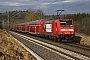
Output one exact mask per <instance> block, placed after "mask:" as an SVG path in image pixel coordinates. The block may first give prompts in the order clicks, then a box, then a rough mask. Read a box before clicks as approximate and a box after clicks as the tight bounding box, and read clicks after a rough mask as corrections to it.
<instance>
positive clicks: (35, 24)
mask: <svg viewBox="0 0 90 60" xmlns="http://www.w3.org/2000/svg"><path fill="white" fill-rule="evenodd" d="M43 21H44V20H36V21H31V22H30V23H29V33H33V34H40V33H42V32H43Z"/></svg>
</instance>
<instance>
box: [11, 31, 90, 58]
mask: <svg viewBox="0 0 90 60" xmlns="http://www.w3.org/2000/svg"><path fill="white" fill-rule="evenodd" d="M10 33H11V34H14V35H17V36H19V37H21V38H22V39H25V40H27V41H28V42H32V43H34V44H36V45H39V46H41V47H43V48H45V49H48V50H50V51H52V52H54V53H56V54H58V55H60V56H63V57H65V58H66V59H69V60H90V55H89V54H87V53H90V52H89V51H86V52H85V53H86V54H83V53H81V52H82V51H85V50H83V49H84V48H83V49H82V50H81V52H77V51H75V48H74V47H73V48H74V50H73V49H72V48H71V47H72V45H68V44H63V43H59V42H53V41H50V42H48V41H49V40H45V39H42V38H37V37H33V36H29V35H26V34H20V33H16V32H12V31H10ZM66 47H67V48H66ZM85 49H86V48H85Z"/></svg>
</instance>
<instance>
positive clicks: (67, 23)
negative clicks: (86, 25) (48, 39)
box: [60, 20, 72, 26]
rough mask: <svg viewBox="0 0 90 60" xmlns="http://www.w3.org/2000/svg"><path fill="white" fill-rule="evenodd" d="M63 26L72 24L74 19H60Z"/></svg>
mask: <svg viewBox="0 0 90 60" xmlns="http://www.w3.org/2000/svg"><path fill="white" fill-rule="evenodd" d="M60 25H61V26H72V20H60Z"/></svg>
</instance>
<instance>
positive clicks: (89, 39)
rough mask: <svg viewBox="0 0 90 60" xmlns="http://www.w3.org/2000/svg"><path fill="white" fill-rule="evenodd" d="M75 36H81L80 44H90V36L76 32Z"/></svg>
mask: <svg viewBox="0 0 90 60" xmlns="http://www.w3.org/2000/svg"><path fill="white" fill-rule="evenodd" d="M76 36H80V37H81V41H80V44H82V45H86V46H90V36H88V35H85V34H82V33H76Z"/></svg>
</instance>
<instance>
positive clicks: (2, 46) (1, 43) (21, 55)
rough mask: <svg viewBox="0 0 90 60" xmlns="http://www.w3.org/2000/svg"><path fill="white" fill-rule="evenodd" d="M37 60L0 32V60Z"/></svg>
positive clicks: (11, 38)
mask: <svg viewBox="0 0 90 60" xmlns="http://www.w3.org/2000/svg"><path fill="white" fill-rule="evenodd" d="M20 59H22V60H37V59H36V58H35V57H34V56H32V55H31V54H30V53H29V52H28V51H26V50H25V49H24V48H23V47H22V46H21V45H20V44H19V43H18V42H17V41H16V40H14V38H13V37H11V36H10V35H8V34H7V33H6V32H4V31H2V30H0V60H20Z"/></svg>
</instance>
